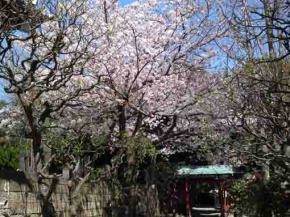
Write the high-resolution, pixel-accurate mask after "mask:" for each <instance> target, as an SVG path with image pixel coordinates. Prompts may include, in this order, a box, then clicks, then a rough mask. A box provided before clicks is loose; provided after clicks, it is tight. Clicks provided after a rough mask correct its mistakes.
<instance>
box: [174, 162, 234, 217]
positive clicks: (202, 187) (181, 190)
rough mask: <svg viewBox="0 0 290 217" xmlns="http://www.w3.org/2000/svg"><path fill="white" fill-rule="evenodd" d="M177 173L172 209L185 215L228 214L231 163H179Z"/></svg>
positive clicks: (188, 216) (231, 175)
mask: <svg viewBox="0 0 290 217" xmlns="http://www.w3.org/2000/svg"><path fill="white" fill-rule="evenodd" d="M177 174H178V182H177V185H176V187H175V189H174V193H173V195H174V197H175V199H174V200H173V202H171V203H172V208H173V210H175V211H176V212H177V213H180V214H183V215H186V216H187V217H202V216H204V217H205V216H228V211H229V208H230V201H229V197H228V192H229V190H230V186H231V183H232V181H233V180H234V179H235V177H234V175H235V173H234V171H233V167H232V166H230V165H208V166H182V167H179V168H178V170H177Z"/></svg>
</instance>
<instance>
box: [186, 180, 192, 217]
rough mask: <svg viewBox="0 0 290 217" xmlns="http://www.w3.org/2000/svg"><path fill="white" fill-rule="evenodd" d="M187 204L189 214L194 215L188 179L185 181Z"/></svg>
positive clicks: (189, 215)
mask: <svg viewBox="0 0 290 217" xmlns="http://www.w3.org/2000/svg"><path fill="white" fill-rule="evenodd" d="M185 204H186V212H187V216H188V217H192V214H191V204H190V194H189V184H188V181H185Z"/></svg>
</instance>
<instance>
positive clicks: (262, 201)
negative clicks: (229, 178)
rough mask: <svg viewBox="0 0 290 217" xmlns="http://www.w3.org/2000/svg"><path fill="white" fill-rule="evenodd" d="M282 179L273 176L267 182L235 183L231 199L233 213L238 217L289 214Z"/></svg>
mask: <svg viewBox="0 0 290 217" xmlns="http://www.w3.org/2000/svg"><path fill="white" fill-rule="evenodd" d="M282 181H283V180H281V178H280V177H277V176H272V177H271V179H270V180H269V181H267V182H262V180H255V181H252V182H251V181H248V180H246V179H241V180H238V181H236V182H234V183H233V185H232V190H231V199H232V201H233V203H234V204H233V207H232V211H233V212H234V213H235V214H236V216H237V217H240V216H243V215H247V216H253V217H272V216H273V214H274V216H276V217H284V216H285V215H286V212H287V209H288V207H287V198H286V194H285V189H283V188H282V187H281V183H282Z"/></svg>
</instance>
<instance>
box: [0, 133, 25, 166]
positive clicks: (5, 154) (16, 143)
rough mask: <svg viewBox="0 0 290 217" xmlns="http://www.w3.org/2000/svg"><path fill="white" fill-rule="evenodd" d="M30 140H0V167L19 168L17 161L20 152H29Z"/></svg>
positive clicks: (6, 138)
mask: <svg viewBox="0 0 290 217" xmlns="http://www.w3.org/2000/svg"><path fill="white" fill-rule="evenodd" d="M30 147H31V143H30V140H27V139H25V140H24V139H13V138H8V137H1V138H0V167H4V168H12V169H15V170H16V169H18V168H19V159H20V151H21V150H29V148H30Z"/></svg>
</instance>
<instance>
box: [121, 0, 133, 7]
mask: <svg viewBox="0 0 290 217" xmlns="http://www.w3.org/2000/svg"><path fill="white" fill-rule="evenodd" d="M133 1H134V0H119V4H120V6H124V5H127V4H130V3H132V2H133Z"/></svg>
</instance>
